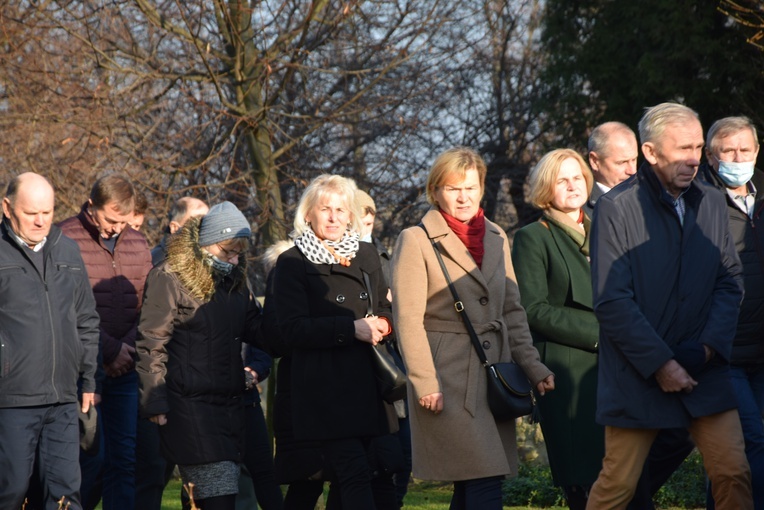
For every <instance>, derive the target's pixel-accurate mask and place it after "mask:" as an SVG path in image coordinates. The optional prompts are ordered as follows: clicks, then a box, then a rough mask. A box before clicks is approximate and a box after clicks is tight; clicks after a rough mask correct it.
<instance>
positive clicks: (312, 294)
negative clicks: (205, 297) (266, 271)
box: [273, 175, 394, 509]
mask: <svg viewBox="0 0 764 510" xmlns="http://www.w3.org/2000/svg"><path fill="white" fill-rule="evenodd" d="M355 191H356V186H355V184H354V183H353V181H351V180H349V179H346V178H344V177H340V176H336V175H335V176H332V175H321V176H319V177H317V178H316V179H314V180H313V181H312V182H311V184H310V185H309V186H308V188H307V189H306V190H305V192H304V193H303V196H302V198H301V200H300V204H299V205H298V208H297V213H296V215H295V222H294V226H295V232H294V242H295V246H294V247H293V248H291V249H289V250H287V251H286V252H284V253H283V254H282V255H281V256H280V257H279V259H278V262H277V263H276V268H275V269H274V271H275V273H274V286H273V288H274V293H273V300H274V304H275V313H276V317H277V322H278V327H279V331H280V333H281V338H282V341H283V342H284V344H285V348H286V349H288V350H289V351H291V381H290V382H291V397H292V408H291V411H292V426H293V430H294V436H295V438H296V439H298V440H305V441H317V442H318V443H319V444H320V446H321V451H322V453H323V456H324V461H325V464H326V467H327V468H328V469H329V471H330V472H331V479H332V482H333V484H336V485H337V486H338V487H339V489H340V496H341V502H342V506H343V508H348V509H350V508H368V509H374V508H375V499H374V492H373V491H372V484H371V481H370V480H371V471H370V467H369V462H368V455H369V445H370V443H371V440H372V439H373V438H375V437H378V436H382V435H385V434H388V433H389V432H390V425H389V424H388V419H387V412H386V409H385V407H384V404H383V401H382V399H381V397H380V395H379V393H378V390H377V386H376V380H375V377H374V372H373V366H372V346H373V345H377V344H378V343H380V342H381V341H383V339H384V337H385V336H387V335H388V334H390V333H391V332H392V326H391V324H392V316H391V312H390V303H389V301H388V300H387V297H386V293H387V286H386V284H385V283H384V279H383V276H382V271H381V267H380V262H379V257H378V255H377V252H376V250H375V249H374V247H373V246H371V245H369V244H368V243H359V235H358V233H357V232H358V228H357V221H358V217H359V215H358V214H357V212H356V210H355V209H356V206H355ZM364 275H366V277H364ZM365 280H368V283H367V282H366V281H365ZM369 306H371V307H372V310H373V312H374V313H373V315H372V316H367V310H368V307H369ZM392 494H393V498H394V493H392Z"/></svg>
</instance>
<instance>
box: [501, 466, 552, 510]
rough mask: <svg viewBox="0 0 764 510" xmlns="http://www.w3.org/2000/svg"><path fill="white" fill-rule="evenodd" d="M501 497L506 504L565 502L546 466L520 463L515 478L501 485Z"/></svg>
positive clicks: (537, 504)
mask: <svg viewBox="0 0 764 510" xmlns="http://www.w3.org/2000/svg"><path fill="white" fill-rule="evenodd" d="M502 499H503V502H504V505H507V506H536V507H549V506H560V505H562V504H563V503H564V502H565V497H564V496H563V493H562V490H560V489H559V488H558V487H555V486H554V484H553V483H552V474H551V472H550V471H549V467H548V466H534V465H531V464H520V469H519V470H518V474H517V476H516V477H515V478H513V479H511V480H506V481H505V482H504V485H503V486H502Z"/></svg>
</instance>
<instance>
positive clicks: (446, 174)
mask: <svg viewBox="0 0 764 510" xmlns="http://www.w3.org/2000/svg"><path fill="white" fill-rule="evenodd" d="M472 169H475V170H477V173H478V178H479V180H480V198H481V199H482V198H483V192H484V191H485V174H486V172H487V171H488V169H487V168H486V165H485V161H483V158H481V157H480V155H479V154H478V153H477V152H475V151H474V150H472V149H470V148H469V147H453V148H451V149H448V150H447V151H445V152H443V153H442V154H441V155H440V156H438V157H437V158H436V159H435V163H433V164H432V167H431V168H430V173H429V174H428V175H427V202H429V203H430V204H431V205H436V200H435V190H436V189H437V188H439V187H440V186H443V185H444V184H445V183H446V182H448V181H449V180H451V179H452V178H458V179H459V180H462V181H463V180H464V179H465V176H466V174H467V170H472Z"/></svg>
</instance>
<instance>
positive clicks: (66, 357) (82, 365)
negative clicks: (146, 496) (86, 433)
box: [0, 172, 99, 509]
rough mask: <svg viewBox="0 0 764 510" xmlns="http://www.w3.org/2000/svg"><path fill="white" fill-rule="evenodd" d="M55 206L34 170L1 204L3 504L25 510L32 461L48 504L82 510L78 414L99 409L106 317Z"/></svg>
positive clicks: (11, 187)
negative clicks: (101, 326) (57, 222)
mask: <svg viewBox="0 0 764 510" xmlns="http://www.w3.org/2000/svg"><path fill="white" fill-rule="evenodd" d="M53 207H54V192H53V187H52V186H51V185H50V183H49V182H48V181H47V180H46V179H45V178H44V177H42V176H40V175H37V174H35V173H31V172H28V173H24V174H21V175H19V176H17V177H15V178H14V179H13V180H12V181H11V182H10V184H9V185H8V191H7V193H6V196H5V198H4V199H3V214H4V220H3V223H2V225H1V226H0V324H2V331H0V438H2V439H0V508H10V509H16V508H21V505H22V503H23V500H24V495H25V493H26V491H27V485H28V484H29V479H30V476H31V475H32V470H33V468H34V465H35V463H36V464H37V468H38V472H39V485H40V486H41V487H42V492H43V494H42V496H43V498H44V504H45V506H46V508H64V507H67V508H68V507H69V504H71V505H72V507H73V508H79V507H80V500H79V488H80V469H79V462H78V459H79V446H80V443H79V427H78V424H77V423H78V420H77V416H78V411H79V410H80V409H81V410H82V412H87V411H88V409H89V408H90V406H91V405H93V399H94V392H95V370H96V357H97V354H98V323H99V319H98V314H97V313H96V308H95V300H94V299H93V292H92V291H91V289H90V283H89V282H88V278H87V273H86V272H85V265H84V263H83V261H82V257H81V256H80V250H79V248H77V245H76V244H75V243H74V241H72V240H70V239H68V238H67V237H65V236H63V235H62V234H61V231H60V230H59V229H58V227H56V226H53V225H52V221H53ZM80 374H82V378H83V384H82V391H83V393H82V404H81V408H80V406H79V405H78V403H77V378H78V377H79V375H80ZM59 505H60V506H59Z"/></svg>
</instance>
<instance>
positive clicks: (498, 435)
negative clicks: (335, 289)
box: [392, 209, 551, 480]
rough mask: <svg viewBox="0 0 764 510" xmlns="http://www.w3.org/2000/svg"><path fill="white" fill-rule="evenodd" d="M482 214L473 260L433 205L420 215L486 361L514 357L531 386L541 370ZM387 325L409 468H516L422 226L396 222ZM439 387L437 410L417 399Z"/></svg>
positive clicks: (509, 429) (476, 471)
mask: <svg viewBox="0 0 764 510" xmlns="http://www.w3.org/2000/svg"><path fill="white" fill-rule="evenodd" d="M485 221H486V231H485V235H484V237H483V245H484V249H485V255H484V257H483V262H482V267H481V268H478V266H477V264H476V263H475V261H474V259H473V258H472V256H471V255H470V253H469V251H468V250H467V248H466V247H465V245H464V244H463V243H462V241H461V240H460V239H459V238H458V237H457V236H456V234H454V232H453V231H452V230H451V229H450V228H449V227H448V224H447V223H446V222H445V220H444V219H443V216H442V215H441V214H440V212H439V211H438V210H436V209H433V210H430V211H429V212H428V213H427V214H426V215H425V216H424V218H423V219H422V223H423V224H424V226H425V227H426V228H427V231H428V232H429V235H430V236H431V237H432V238H433V239H434V240H436V241H437V242H439V245H440V249H441V253H442V255H443V259H444V262H445V264H446V267H447V269H448V271H449V274H450V276H451V279H452V280H453V282H454V285H455V286H456V289H457V292H458V293H459V297H460V298H461V300H462V301H463V302H464V307H465V310H466V311H467V314H468V315H469V317H470V319H471V321H472V323H473V325H474V327H475V330H476V332H477V334H478V336H479V340H480V342H481V344H482V345H483V348H484V350H485V354H486V357H487V358H488V362H489V363H496V362H499V361H510V359H514V361H516V362H517V363H518V364H519V365H520V366H521V367H522V368H523V370H524V371H525V373H526V375H527V376H528V379H529V380H530V381H531V383H532V384H533V385H534V386H535V385H536V384H537V383H538V382H539V381H541V380H542V379H544V378H546V377H547V376H548V375H550V374H551V372H550V371H549V369H547V368H546V367H545V366H544V365H543V364H542V363H541V362H540V361H539V354H538V352H537V351H536V349H535V348H534V347H533V344H532V340H531V335H530V331H529V330H528V323H527V320H526V316H525V311H524V310H523V308H522V306H521V305H520V294H519V291H518V288H517V284H516V281H515V273H514V270H513V268H512V260H511V257H510V253H509V243H508V241H507V237H506V234H505V233H504V231H503V230H501V228H499V227H498V226H497V225H495V224H494V223H492V222H490V221H488V220H485ZM392 291H393V304H394V310H393V312H394V318H395V327H396V330H397V333H398V340H399V342H400V347H401V350H402V353H403V357H404V361H405V363H406V369H407V370H408V376H409V388H408V391H409V395H408V396H409V403H410V405H409V408H410V415H411V436H412V437H411V439H412V450H413V472H414V476H415V477H417V478H422V479H427V480H471V479H475V478H484V477H490V476H500V475H509V474H513V475H514V474H516V473H517V442H516V438H515V422H514V421H513V420H510V421H505V422H498V423H497V422H496V421H495V420H494V418H493V415H492V414H491V411H490V409H489V408H488V400H487V380H486V370H485V369H484V368H483V367H482V365H481V363H480V361H479V359H478V356H477V354H476V353H475V349H474V347H473V346H472V343H471V342H470V338H469V335H468V334H467V330H466V329H465V327H464V323H463V322H462V319H461V318H460V317H459V315H458V314H457V312H456V310H455V309H454V300H453V297H452V295H451V293H450V291H449V289H448V286H447V284H446V279H445V277H444V275H443V272H442V271H441V268H440V266H439V264H438V261H437V258H436V255H435V252H434V251H433V248H432V245H431V244H430V240H429V239H428V237H427V235H426V234H425V232H424V230H423V229H422V228H419V227H412V228H408V229H406V230H404V231H403V232H402V233H401V235H400V237H399V238H398V242H397V244H396V247H395V251H394V254H393V276H392ZM437 392H442V393H443V399H444V407H443V412H442V413H440V414H437V415H436V414H434V413H432V412H430V411H428V410H426V409H423V408H422V407H421V406H420V405H419V404H418V401H419V398H421V397H423V396H425V395H430V394H432V393H437Z"/></svg>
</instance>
